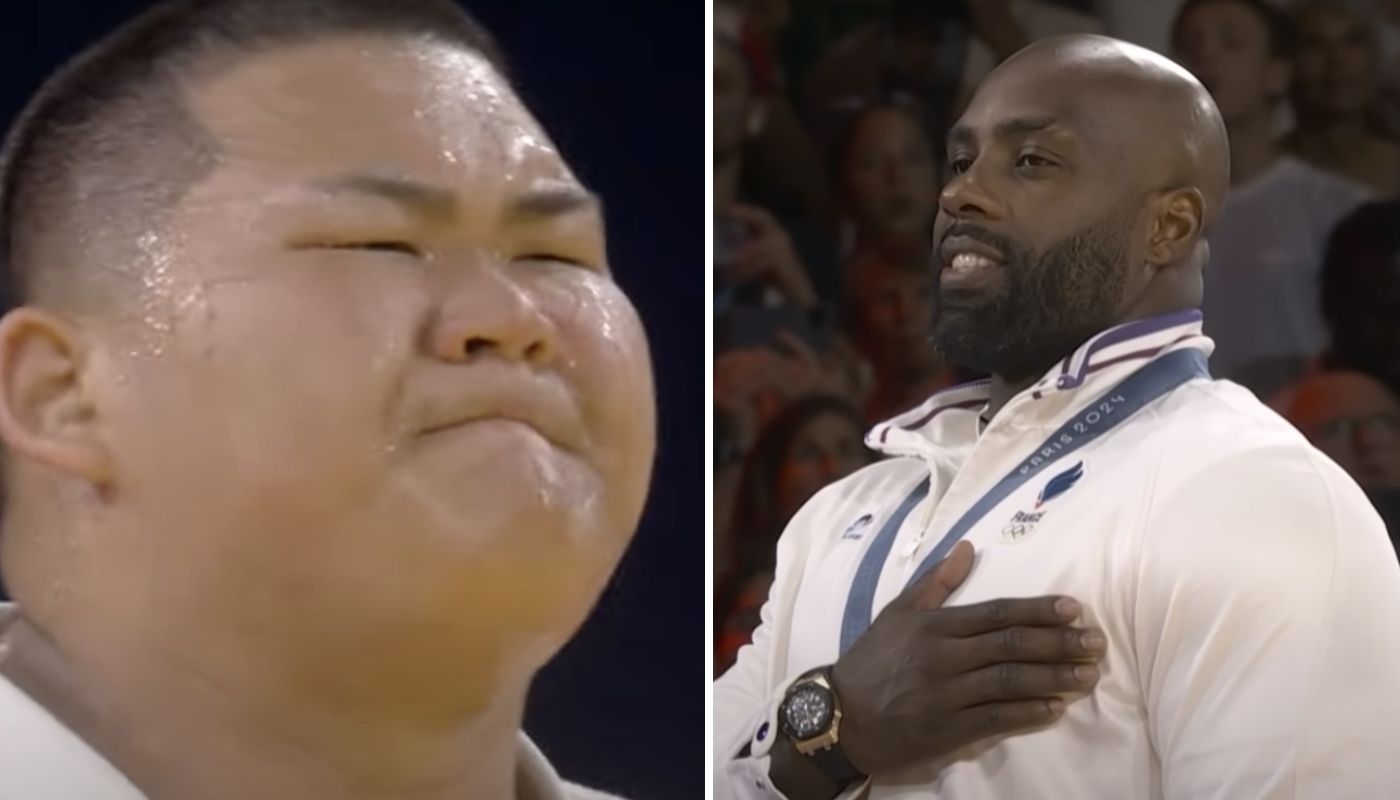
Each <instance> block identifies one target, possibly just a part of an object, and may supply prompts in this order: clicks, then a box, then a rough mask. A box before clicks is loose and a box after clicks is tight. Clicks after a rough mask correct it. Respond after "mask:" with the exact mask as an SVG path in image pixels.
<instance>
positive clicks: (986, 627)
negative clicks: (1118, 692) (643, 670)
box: [770, 542, 1105, 800]
mask: <svg viewBox="0 0 1400 800" xmlns="http://www.w3.org/2000/svg"><path fill="white" fill-rule="evenodd" d="M972 562H973V550H972V545H971V544H969V543H968V542H959V543H958V545H957V546H956V547H954V548H953V551H952V552H951V553H949V555H948V557H947V558H946V559H944V560H943V561H942V562H940V563H939V564H938V566H936V567H935V568H934V569H932V570H931V571H930V572H929V573H928V574H927V575H925V576H924V577H923V578H921V579H920V580H919V581H918V582H917V583H915V584H914V585H913V586H911V587H909V588H908V589H907V590H906V591H905V592H904V593H903V594H901V595H900V596H899V597H897V598H895V600H894V601H893V602H891V603H890V604H889V605H888V606H886V607H885V609H884V611H882V612H881V613H880V615H879V616H878V617H877V618H876V619H875V622H874V623H873V624H872V625H871V626H870V630H868V631H866V633H865V635H863V636H862V637H861V638H860V639H858V640H857V641H856V643H855V645H854V646H853V647H852V648H851V650H850V651H849V652H848V653H846V654H845V655H844V656H842V657H841V659H840V660H839V661H837V662H836V664H835V666H834V667H833V669H832V683H833V686H834V688H835V689H836V693H837V696H838V697H839V698H840V701H841V709H842V718H841V747H842V749H843V751H844V752H845V754H846V757H847V758H848V759H849V760H850V762H851V764H852V765H853V766H854V767H855V768H856V769H858V770H860V771H861V772H862V773H864V774H866V775H869V776H871V777H873V778H877V779H878V778H880V777H881V776H884V775H889V774H892V773H895V772H897V771H898V770H900V769H903V768H905V767H908V766H911V765H914V764H917V763H922V762H926V761H929V760H931V759H935V758H938V757H940V756H944V755H947V754H949V753H952V752H954V751H956V750H958V749H960V748H962V747H966V746H968V745H970V744H974V743H976V742H979V741H981V740H983V739H986V738H988V737H991V736H997V735H1003V734H1009V733H1016V732H1020V731H1027V730H1031V729H1034V728H1038V727H1042V726H1044V725H1047V724H1050V723H1052V722H1054V721H1055V720H1057V719H1059V717H1060V715H1061V714H1062V713H1063V712H1064V701H1063V700H1062V699H1060V697H1059V695H1062V694H1070V693H1079V692H1084V691H1088V690H1089V689H1091V688H1093V686H1094V684H1095V683H1096V682H1097V681H1098V677H1099V673H1098V669H1097V667H1095V666H1094V663H1095V662H1097V661H1098V660H1099V659H1100V658H1101V657H1102V656H1103V651H1104V647H1105V643H1104V638H1103V634H1102V632H1100V631H1097V630H1093V629H1086V628H1076V627H1072V626H1070V623H1071V622H1073V621H1074V620H1075V619H1076V618H1077V617H1078V616H1079V613H1080V608H1079V604H1078V603H1077V602H1075V601H1074V600H1072V599H1071V598H1067V597H1058V596H1052V597H1031V598H1018V599H1002V600H993V601H990V602H986V603H978V604H976V605H970V606H960V607H952V608H943V607H942V605H943V603H944V601H946V600H947V599H948V597H949V595H951V594H952V593H953V591H954V590H956V589H957V588H958V587H959V586H961V585H962V583H963V581H965V580H966V579H967V576H968V574H969V573H970V572H971V571H972ZM770 773H771V777H772V779H773V783H774V785H775V786H776V787H777V788H778V789H779V790H781V791H782V792H783V793H784V794H786V795H787V796H788V797H789V798H792V800H808V799H809V798H812V799H813V800H815V798H829V797H833V796H835V795H836V794H837V793H838V792H839V791H840V789H841V788H842V787H838V786H833V785H831V784H830V783H829V782H827V781H825V780H824V779H823V778H822V776H821V775H820V773H817V772H816V771H815V770H814V769H813V768H812V767H811V765H810V764H809V763H807V762H806V759H805V758H804V757H803V756H801V755H800V754H798V753H797V751H796V749H795V748H793V747H792V745H791V743H790V742H787V741H785V740H784V738H783V737H780V740H779V743H778V744H777V745H775V746H774V748H773V766H772V769H771V771H770Z"/></svg>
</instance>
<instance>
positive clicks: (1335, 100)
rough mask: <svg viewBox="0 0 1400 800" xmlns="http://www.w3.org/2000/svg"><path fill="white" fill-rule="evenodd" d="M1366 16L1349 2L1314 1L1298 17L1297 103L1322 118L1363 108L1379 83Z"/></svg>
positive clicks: (1309, 114) (1357, 112) (1365, 107)
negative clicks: (1341, 4) (1338, 4)
mask: <svg viewBox="0 0 1400 800" xmlns="http://www.w3.org/2000/svg"><path fill="white" fill-rule="evenodd" d="M1366 24H1367V23H1366V20H1365V19H1363V18H1362V17H1361V16H1360V15H1359V14H1355V13H1352V12H1351V11H1348V10H1347V9H1345V8H1341V7H1335V6H1331V5H1312V6H1309V7H1308V8H1307V9H1305V10H1304V11H1303V12H1302V14H1301V15H1300V16H1299V18H1298V32H1299V34H1300V39H1301V47H1300V48H1299V51H1298V57H1297V58H1296V59H1295V62H1294V63H1295V64H1296V74H1297V80H1298V85H1297V92H1296V94H1295V97H1296V100H1297V103H1298V105H1299V107H1300V108H1301V109H1302V110H1303V111H1304V116H1305V117H1320V118H1323V119H1326V118H1329V117H1339V116H1355V115H1357V114H1364V113H1365V112H1366V111H1367V108H1368V106H1369V105H1370V103H1371V99H1372V95H1373V93H1374V89H1375V85H1374V84H1375V72H1376V51H1375V46H1374V42H1373V41H1372V38H1371V35H1370V34H1369V33H1368V32H1367V30H1366V27H1365V26H1366Z"/></svg>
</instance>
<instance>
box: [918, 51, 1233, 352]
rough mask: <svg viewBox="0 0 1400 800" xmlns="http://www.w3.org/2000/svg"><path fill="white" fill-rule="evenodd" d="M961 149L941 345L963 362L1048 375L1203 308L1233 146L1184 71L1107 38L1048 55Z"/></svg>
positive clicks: (941, 231) (1032, 58) (997, 90)
mask: <svg viewBox="0 0 1400 800" xmlns="http://www.w3.org/2000/svg"><path fill="white" fill-rule="evenodd" d="M948 146H949V151H948V156H949V167H950V171H951V172H952V177H951V178H950V180H949V182H948V184H947V186H946V187H945V188H944V190H943V193H942V196H941V198H940V210H939V218H938V223H937V224H936V225H935V235H936V237H937V242H936V243H937V245H938V247H939V250H940V256H941V261H942V264H943V266H944V267H945V269H944V270H943V274H942V275H941V276H940V281H939V284H938V290H937V296H938V301H939V311H940V313H939V320H938V322H937V323H936V325H935V340H936V341H937V342H939V346H940V347H941V348H943V349H944V351H945V354H946V355H947V357H948V358H949V359H950V360H951V361H953V362H954V363H960V364H963V365H966V366H970V367H975V368H979V369H983V370H986V371H989V372H992V373H993V374H997V375H1003V376H1004V377H1014V378H1016V379H1027V378H1032V377H1038V376H1039V374H1040V373H1041V372H1043V370H1044V369H1046V368H1048V367H1049V365H1050V364H1052V363H1053V362H1054V361H1056V360H1058V359H1059V358H1062V357H1063V356H1065V355H1067V354H1068V353H1069V352H1071V351H1073V350H1074V348H1076V347H1077V346H1078V345H1079V344H1081V343H1082V342H1083V341H1085V340H1086V339H1087V338H1088V337H1090V336H1092V335H1093V334H1094V333H1097V332H1098V331H1101V330H1103V329H1105V328H1107V327H1110V326H1112V325H1114V324H1117V323H1119V322H1124V321H1127V320H1131V319H1140V318H1143V317H1148V316H1153V315H1156V314H1163V313H1167V312H1170V311H1177V310H1181V309H1185V308H1193V307H1197V306H1199V305H1200V302H1201V293H1202V279H1201V270H1202V268H1203V267H1204V266H1205V262H1206V260H1207V258H1208V247H1207V245H1206V243H1205V240H1204V238H1203V235H1204V233H1205V231H1206V230H1207V229H1208V227H1209V226H1210V224H1211V223H1212V222H1213V221H1214V219H1215V218H1216V216H1217V215H1218V214H1219V211H1220V208H1221V205H1222V203H1223V201H1224V197H1225V193H1226V190H1227V189H1228V186H1229V171H1230V165H1229V146H1228V140H1227V138H1226V133H1225V126H1224V123H1223V121H1222V120H1221V118H1220V113H1219V111H1218V110H1217V109H1216V107H1215V104H1214V102H1213V101H1212V100H1211V98H1210V95H1209V94H1208V93H1207V91H1206V90H1205V88H1204V87H1203V86H1201V84H1200V83H1199V82H1198V81H1197V80H1196V79H1195V78H1194V77H1192V76H1191V74H1190V73H1189V72H1187V71H1186V70H1185V69H1183V68H1182V67H1180V66H1178V65H1177V64H1175V63H1173V62H1171V61H1169V60H1168V59H1166V58H1163V57H1162V56H1160V55H1157V54H1156V53H1153V52H1151V51H1148V50H1145V49H1143V48H1140V47H1137V46H1135V45H1131V44H1127V43H1125V42H1120V41H1117V40H1115V39H1110V38H1107V37H1103V36H1064V37H1057V38H1053V39H1046V40H1043V41H1040V42H1037V43H1035V44H1033V45H1031V46H1029V47H1027V48H1025V49H1024V50H1022V51H1020V52H1019V53H1017V54H1015V55H1013V56H1012V57H1011V58H1009V59H1008V60H1006V61H1005V62H1004V63H1002V64H1001V65H1000V66H999V67H997V69H995V70H994V71H993V72H992V73H991V74H990V75H988V76H987V78H986V80H984V81H983V83H982V85H981V86H980V87H979V88H978V91H977V94H976V95H975V96H974V97H973V100H972V102H971V104H969V106H968V108H967V110H966V111H965V112H964V113H963V115H962V117H961V118H960V119H959V120H958V123H957V124H956V125H955V126H954V127H953V129H952V130H951V131H950V132H949V135H948ZM960 255H962V256H964V257H963V258H962V259H959V258H958V256H960ZM968 255H972V256H977V257H978V258H977V259H975V260H972V259H969V258H968V257H967V256H968ZM955 262H956V263H955ZM955 267H956V268H955Z"/></svg>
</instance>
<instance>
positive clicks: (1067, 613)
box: [1055, 597, 1079, 618]
mask: <svg viewBox="0 0 1400 800" xmlns="http://www.w3.org/2000/svg"><path fill="white" fill-rule="evenodd" d="M1055 613H1057V614H1059V615H1060V616H1062V617H1071V618H1073V617H1077V616H1079V601H1077V600H1075V599H1074V598H1072V597H1061V598H1060V599H1059V600H1056V601H1055Z"/></svg>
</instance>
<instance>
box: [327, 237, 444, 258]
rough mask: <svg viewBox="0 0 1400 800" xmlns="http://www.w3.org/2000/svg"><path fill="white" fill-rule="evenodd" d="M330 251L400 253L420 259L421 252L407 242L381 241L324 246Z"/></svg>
mask: <svg viewBox="0 0 1400 800" xmlns="http://www.w3.org/2000/svg"><path fill="white" fill-rule="evenodd" d="M326 247H327V248H329V249H331V250H364V251H368V252H372V253H402V254H403V255H408V256H413V257H415V258H422V257H423V251H422V250H420V249H418V248H417V247H416V246H414V245H412V244H409V243H408V242H398V241H389V240H386V241H382V242H375V241H371V242H348V243H344V244H332V245H326Z"/></svg>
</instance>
